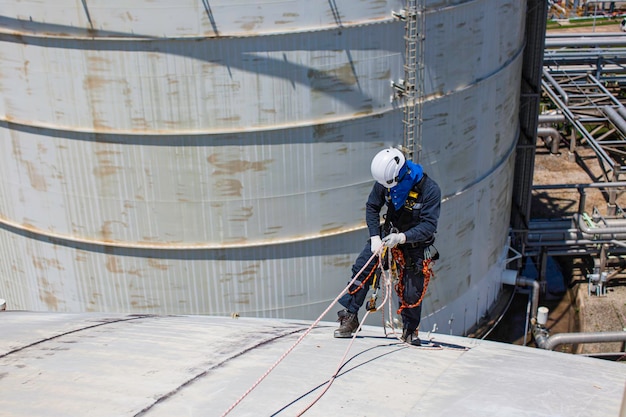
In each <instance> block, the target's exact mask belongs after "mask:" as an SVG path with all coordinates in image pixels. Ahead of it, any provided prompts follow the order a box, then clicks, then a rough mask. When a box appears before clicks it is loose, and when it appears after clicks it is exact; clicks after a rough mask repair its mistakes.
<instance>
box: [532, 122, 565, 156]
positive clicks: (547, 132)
mask: <svg viewBox="0 0 626 417" xmlns="http://www.w3.org/2000/svg"><path fill="white" fill-rule="evenodd" d="M537 136H539V137H540V138H543V140H544V142H545V143H546V145H548V146H549V147H550V153H551V154H557V153H559V146H560V145H561V134H560V133H559V131H558V130H556V129H555V128H553V127H538V128H537ZM546 138H550V140H546Z"/></svg>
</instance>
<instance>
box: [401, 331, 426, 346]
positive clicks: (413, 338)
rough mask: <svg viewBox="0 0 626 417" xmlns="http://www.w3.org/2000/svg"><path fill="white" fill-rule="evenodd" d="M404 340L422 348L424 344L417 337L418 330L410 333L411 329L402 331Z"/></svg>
mask: <svg viewBox="0 0 626 417" xmlns="http://www.w3.org/2000/svg"><path fill="white" fill-rule="evenodd" d="M402 340H403V341H405V342H406V343H408V344H409V345H413V346H422V342H421V340H420V338H419V337H417V330H413V331H410V330H409V329H404V330H403V331H402Z"/></svg>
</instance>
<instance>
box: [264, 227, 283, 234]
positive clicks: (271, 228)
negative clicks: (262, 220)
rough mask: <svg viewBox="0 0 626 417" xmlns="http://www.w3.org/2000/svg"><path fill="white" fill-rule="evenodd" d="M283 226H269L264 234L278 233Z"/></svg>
mask: <svg viewBox="0 0 626 417" xmlns="http://www.w3.org/2000/svg"><path fill="white" fill-rule="evenodd" d="M282 228H283V227H282V226H270V227H268V228H267V231H266V232H264V234H266V235H275V234H276V233H278V232H280V231H281V229H282Z"/></svg>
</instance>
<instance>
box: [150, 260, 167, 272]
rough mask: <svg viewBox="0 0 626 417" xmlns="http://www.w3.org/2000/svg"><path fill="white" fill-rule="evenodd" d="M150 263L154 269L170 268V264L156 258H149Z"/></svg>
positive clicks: (163, 269) (164, 269) (165, 269)
mask: <svg viewBox="0 0 626 417" xmlns="http://www.w3.org/2000/svg"><path fill="white" fill-rule="evenodd" d="M148 265H149V266H150V267H152V268H154V269H160V270H161V271H167V270H168V269H170V267H169V265H167V264H166V263H164V262H160V261H159V260H158V259H154V258H148Z"/></svg>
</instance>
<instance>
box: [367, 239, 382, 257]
mask: <svg viewBox="0 0 626 417" xmlns="http://www.w3.org/2000/svg"><path fill="white" fill-rule="evenodd" d="M370 244H371V250H372V253H376V251H377V250H379V249H380V247H381V246H382V245H383V241H382V240H380V236H371V237H370Z"/></svg>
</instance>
